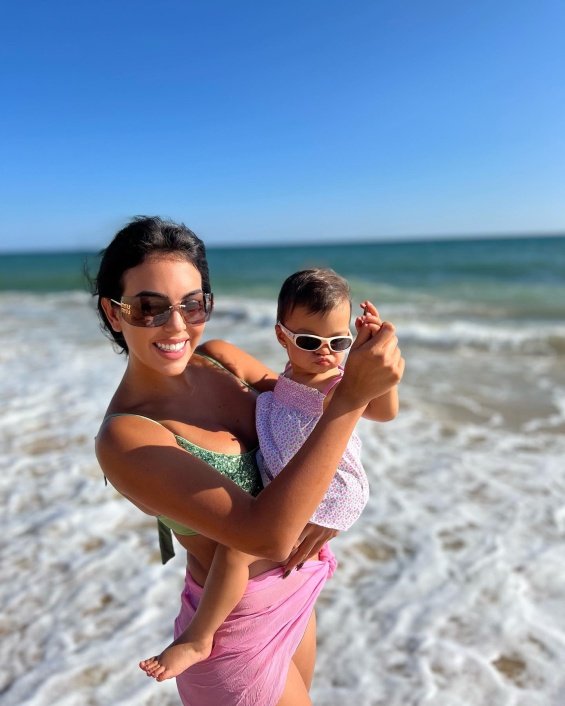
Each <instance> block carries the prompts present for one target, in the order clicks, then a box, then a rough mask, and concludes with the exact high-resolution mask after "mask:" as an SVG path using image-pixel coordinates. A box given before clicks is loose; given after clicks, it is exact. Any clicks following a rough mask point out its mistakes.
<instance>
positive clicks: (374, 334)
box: [330, 305, 404, 408]
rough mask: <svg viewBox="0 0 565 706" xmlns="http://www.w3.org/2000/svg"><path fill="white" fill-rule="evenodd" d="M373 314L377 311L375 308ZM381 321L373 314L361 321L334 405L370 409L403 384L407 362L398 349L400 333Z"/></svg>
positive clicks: (360, 319)
mask: <svg viewBox="0 0 565 706" xmlns="http://www.w3.org/2000/svg"><path fill="white" fill-rule="evenodd" d="M371 306H372V305H371ZM373 311H376V309H374V307H373ZM377 318H378V317H375V315H374V314H372V313H368V314H367V315H366V316H362V317H358V322H357V321H356V327H357V338H356V339H355V341H354V343H353V345H352V346H351V349H350V352H349V356H348V358H347V362H346V364H345V371H344V376H343V379H342V381H341V382H340V384H339V385H338V387H337V389H336V392H335V393H334V396H333V398H332V402H333V401H334V400H337V399H341V400H347V406H349V405H351V404H352V405H353V406H354V407H356V408H358V407H361V406H366V405H367V404H369V402H370V401H371V400H373V399H375V398H376V397H380V396H381V395H384V394H385V393H387V392H389V390H391V389H392V388H393V387H394V386H395V385H398V383H399V382H400V380H401V378H402V375H403V373H404V359H403V358H402V356H401V354H400V349H399V347H398V338H397V337H396V329H395V328H394V326H393V325H392V324H391V323H389V322H388V321H384V322H383V323H382V324H379V323H377V322H376V320H375V319H377ZM371 319H372V320H371ZM357 323H359V325H358V326H357ZM332 402H330V405H331V404H332Z"/></svg>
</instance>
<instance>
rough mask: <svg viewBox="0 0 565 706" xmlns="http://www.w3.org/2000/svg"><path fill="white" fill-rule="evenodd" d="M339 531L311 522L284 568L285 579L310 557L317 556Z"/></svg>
mask: <svg viewBox="0 0 565 706" xmlns="http://www.w3.org/2000/svg"><path fill="white" fill-rule="evenodd" d="M337 533H338V532H337V530H334V529H329V528H328V527H320V525H313V524H312V523H311V522H309V523H308V524H307V525H306V527H305V528H304V529H303V530H302V532H301V534H300V537H298V540H297V542H296V544H295V546H294V549H293V550H292V552H291V553H290V556H289V557H288V559H287V561H286V564H285V566H284V577H285V578H286V577H287V576H288V575H289V574H290V572H291V571H292V570H293V569H294V568H295V567H297V566H299V565H300V566H301V565H302V564H303V563H304V562H305V561H306V559H308V557H309V556H312V555H313V554H317V553H318V552H319V551H320V549H321V548H322V547H323V546H324V544H325V543H326V542H329V540H330V539H333V538H334V537H335V536H336V535H337Z"/></svg>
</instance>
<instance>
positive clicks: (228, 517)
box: [96, 324, 404, 561]
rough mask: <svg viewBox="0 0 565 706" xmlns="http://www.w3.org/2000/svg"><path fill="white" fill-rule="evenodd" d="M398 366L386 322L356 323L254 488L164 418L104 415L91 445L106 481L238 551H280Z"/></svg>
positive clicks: (280, 557) (281, 555) (271, 554)
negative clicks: (300, 426) (307, 423)
mask: <svg viewBox="0 0 565 706" xmlns="http://www.w3.org/2000/svg"><path fill="white" fill-rule="evenodd" d="M403 370H404V361H403V360H402V358H401V357H400V354H399V352H398V346H397V340H396V336H395V334H394V328H393V327H392V326H391V325H389V324H384V325H383V326H382V327H381V329H380V330H379V331H376V326H374V325H365V326H363V327H362V329H361V331H360V332H359V335H358V336H357V339H356V342H355V344H354V346H353V347H352V349H351V353H350V355H349V358H348V361H347V364H346V367H345V374H344V376H343V379H342V381H341V383H340V385H339V386H338V389H337V390H336V392H335V394H334V395H333V398H332V400H331V401H330V403H329V405H328V407H327V409H326V410H325V412H324V414H323V415H322V417H321V419H320V421H319V422H318V424H317V425H316V427H315V428H314V430H313V431H312V433H311V434H310V436H309V438H308V439H307V441H306V442H305V444H304V445H303V446H302V448H301V449H300V450H299V451H298V453H297V454H296V455H295V456H294V458H293V459H292V460H291V461H290V462H289V463H288V464H287V465H286V467H285V468H284V469H283V471H282V472H281V473H280V474H279V475H278V476H277V477H276V478H275V479H274V480H273V481H272V483H270V484H269V486H268V487H267V488H265V489H264V490H263V491H262V492H261V493H260V494H259V495H258V496H257V497H255V498H254V497H252V496H250V495H248V494H247V493H245V492H244V491H243V490H241V489H240V488H239V487H238V486H236V485H235V483H232V482H231V481H230V480H229V479H227V478H226V477H225V476H223V475H222V474H221V473H219V472H218V471H216V470H215V469H212V468H211V467H210V466H208V465H207V464H206V463H204V462H203V461H201V460H199V459H197V458H195V457H193V456H190V455H189V454H187V453H186V452H185V451H183V450H182V449H181V448H180V447H179V446H178V445H177V444H176V441H175V439H174V436H173V435H172V434H171V433H170V432H169V431H167V430H166V429H165V428H164V427H161V426H159V425H157V424H154V423H152V422H150V421H148V420H146V419H144V418H141V417H137V418H136V417H112V418H111V419H109V420H108V421H107V422H106V423H105V424H104V425H103V427H102V429H101V431H100V433H99V436H98V438H97V444H96V453H97V456H98V459H99V462H100V465H101V466H102V468H103V470H104V473H105V474H106V476H107V477H108V479H109V480H110V482H111V483H112V485H113V486H114V487H115V488H116V489H117V490H118V491H119V492H120V493H122V494H123V495H125V496H127V497H128V498H130V499H131V501H132V502H133V503H135V504H137V505H139V506H143V507H144V508H145V510H146V511H147V510H149V511H150V512H151V513H153V514H158V515H166V516H167V517H170V518H172V519H173V520H176V521H177V522H181V523H183V524H186V525H188V526H190V527H192V528H194V529H195V530H196V531H198V532H200V533H201V534H203V535H205V536H207V537H210V538H211V539H214V540H216V541H217V542H220V543H221V544H226V545H228V546H231V547H234V548H235V549H239V550H241V551H243V552H247V553H248V554H254V555H256V556H262V557H265V558H269V559H273V560H275V561H284V560H285V559H286V557H288V555H289V554H290V552H291V551H292V548H293V546H294V545H295V542H296V540H297V539H298V536H299V535H300V533H301V531H302V530H303V528H304V527H305V525H306V523H307V522H308V520H309V518H310V516H311V515H312V513H313V512H314V510H315V509H316V507H317V506H318V504H319V503H320V501H321V499H322V497H323V495H324V493H325V491H326V489H327V487H328V486H329V484H330V482H331V480H332V478H333V475H334V473H335V469H336V468H337V465H338V463H339V460H340V458H341V456H342V454H343V452H344V451H345V447H346V445H347V442H348V440H349V437H350V436H351V434H352V432H353V430H354V428H355V425H356V423H357V421H358V420H359V418H360V416H361V414H362V412H363V410H364V409H365V407H366V406H367V404H368V403H369V401H370V400H371V399H373V398H374V397H377V396H379V395H380V394H384V393H385V392H387V391H388V390H390V389H391V388H392V387H393V386H394V385H396V384H397V383H398V381H399V380H400V378H401V376H402V373H403ZM305 478H307V482H305Z"/></svg>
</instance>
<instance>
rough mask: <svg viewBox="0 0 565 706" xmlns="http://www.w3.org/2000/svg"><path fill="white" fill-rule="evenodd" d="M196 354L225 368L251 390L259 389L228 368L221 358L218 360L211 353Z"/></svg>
mask: <svg viewBox="0 0 565 706" xmlns="http://www.w3.org/2000/svg"><path fill="white" fill-rule="evenodd" d="M196 355H199V356H200V357H201V358H205V359H206V360H209V361H210V363H213V364H214V365H215V366H216V367H217V368H221V369H222V370H225V371H226V373H229V374H230V375H231V376H232V377H233V378H235V379H236V380H238V381H239V382H240V383H242V384H243V385H245V387H247V388H248V389H249V390H253V391H254V392H257V390H256V389H255V388H254V387H253V385H250V384H249V383H248V382H247V380H243V378H239V377H237V375H236V374H235V373H234V372H232V371H231V370H230V369H229V368H226V366H225V365H222V364H221V363H220V361H219V360H216V359H215V358H212V356H210V355H206V354H205V353H196Z"/></svg>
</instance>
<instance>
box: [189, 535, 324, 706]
mask: <svg viewBox="0 0 565 706" xmlns="http://www.w3.org/2000/svg"><path fill="white" fill-rule="evenodd" d="M335 566H336V561H335V557H334V555H333V554H332V552H331V550H330V549H329V547H328V546H327V545H326V546H324V547H323V548H322V550H321V552H320V555H319V560H318V561H308V562H306V563H305V564H304V566H303V567H302V569H300V570H299V571H293V572H292V573H291V574H290V575H289V576H288V577H287V578H286V579H283V577H282V575H283V570H282V569H281V568H276V569H272V570H270V571H267V572H265V573H263V574H260V575H259V576H256V577H255V578H252V579H250V581H249V583H248V584H247V589H246V591H245V594H244V595H243V598H242V599H241V601H240V602H239V603H238V604H237V606H236V607H235V608H234V610H233V611H232V613H231V614H230V615H229V616H228V618H227V619H226V621H225V622H224V624H223V625H222V626H221V628H220V629H219V630H218V632H217V633H216V635H215V638H214V648H213V650H212V654H211V655H210V657H209V658H208V659H206V660H204V661H203V662H200V663H198V664H195V665H193V666H192V667H190V668H189V669H187V670H186V671H185V672H183V673H182V674H181V675H179V676H178V677H177V687H178V691H179V695H180V698H181V701H182V703H183V705H184V706H252V705H253V706H276V704H277V702H278V701H279V699H280V698H281V696H282V693H283V690H284V686H285V683H286V679H287V673H288V668H289V666H290V660H291V659H292V656H293V655H294V652H295V651H296V648H297V647H298V645H299V643H300V640H301V639H302V637H303V635H304V631H305V630H306V626H307V624H308V620H309V618H310V615H311V614H312V610H313V608H314V603H315V602H316V599H317V597H318V595H319V594H320V591H321V590H322V588H323V586H324V584H325V582H326V579H328V578H329V577H330V576H331V575H332V574H333V572H334V570H335ZM201 595H202V587H201V586H199V585H198V584H197V583H196V582H195V581H194V579H193V578H192V576H191V575H190V573H188V572H187V574H186V582H185V586H184V589H183V592H182V594H181V609H180V613H179V615H178V616H177V619H176V621H175V638H177V637H178V636H179V635H180V634H181V632H182V631H183V630H184V629H185V628H186V627H187V625H188V624H189V622H190V621H191V619H192V616H193V615H194V613H195V610H196V606H197V605H198V601H199V600H200V596H201Z"/></svg>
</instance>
